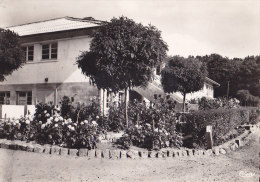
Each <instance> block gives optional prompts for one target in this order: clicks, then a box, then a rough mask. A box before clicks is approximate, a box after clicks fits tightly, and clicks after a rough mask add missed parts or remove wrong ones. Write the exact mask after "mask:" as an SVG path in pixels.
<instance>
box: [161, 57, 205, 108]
mask: <svg viewBox="0 0 260 182" xmlns="http://www.w3.org/2000/svg"><path fill="white" fill-rule="evenodd" d="M161 75H162V77H161V83H162V86H163V90H164V92H166V93H172V92H181V93H182V95H183V109H184V110H185V97H186V94H187V93H191V92H196V91H199V90H200V89H201V88H202V87H203V85H204V81H205V78H206V76H207V67H206V65H205V64H204V63H202V62H201V61H199V60H197V59H195V58H192V57H189V58H184V57H180V56H174V57H171V58H169V60H168V62H167V64H166V66H165V67H164V69H163V70H162V74H161Z"/></svg>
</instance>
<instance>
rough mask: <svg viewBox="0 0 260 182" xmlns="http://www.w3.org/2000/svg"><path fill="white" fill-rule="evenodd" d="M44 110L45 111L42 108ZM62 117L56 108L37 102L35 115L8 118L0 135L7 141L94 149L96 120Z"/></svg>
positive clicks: (97, 129) (96, 132)
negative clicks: (33, 141)
mask: <svg viewBox="0 0 260 182" xmlns="http://www.w3.org/2000/svg"><path fill="white" fill-rule="evenodd" d="M43 109H46V110H43ZM89 118H90V119H89V120H79V121H78V122H77V121H75V120H72V119H71V118H67V119H64V118H63V117H62V116H60V114H59V109H57V108H54V107H53V106H50V105H47V104H38V105H37V112H36V114H35V116H34V117H33V116H26V117H22V118H20V119H17V120H14V119H8V120H5V121H4V122H3V123H1V125H0V137H1V138H7V139H11V140H26V141H31V140H35V141H37V142H38V143H40V144H52V145H54V144H55V145H60V146H63V147H68V148H88V149H91V148H95V147H96V143H97V142H98V136H99V134H101V133H102V132H103V130H102V128H101V129H100V128H99V126H98V124H97V121H96V120H95V119H92V118H91V117H89ZM97 119H98V117H97Z"/></svg>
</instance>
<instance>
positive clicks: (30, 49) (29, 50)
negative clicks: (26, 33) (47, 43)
mask: <svg viewBox="0 0 260 182" xmlns="http://www.w3.org/2000/svg"><path fill="white" fill-rule="evenodd" d="M23 50H24V55H25V60H26V61H27V62H32V61H33V53H34V46H33V45H31V46H26V47H23Z"/></svg>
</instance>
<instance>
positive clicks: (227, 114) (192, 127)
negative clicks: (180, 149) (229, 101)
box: [182, 108, 256, 148]
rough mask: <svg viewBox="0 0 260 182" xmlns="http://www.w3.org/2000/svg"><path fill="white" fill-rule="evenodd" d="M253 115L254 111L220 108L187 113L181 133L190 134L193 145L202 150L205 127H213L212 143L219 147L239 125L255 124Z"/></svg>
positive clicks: (204, 141)
mask: <svg viewBox="0 0 260 182" xmlns="http://www.w3.org/2000/svg"><path fill="white" fill-rule="evenodd" d="M255 113H256V111H254V110H250V109H247V108H246V109H244V108H239V109H225V108H221V109H211V110H206V111H197V112H195V113H188V114H185V115H183V118H182V119H183V121H185V123H184V124H183V126H182V132H184V133H185V135H189V134H192V136H193V143H194V145H195V146H199V147H203V148H204V147H205V144H206V138H205V132H206V126H207V125H211V126H212V127H213V143H214V145H220V144H222V143H224V142H225V141H226V140H227V139H229V138H226V136H227V134H229V133H230V132H232V131H233V130H234V129H235V128H236V127H238V126H239V125H241V124H245V123H252V124H255V122H256V117H255ZM250 119H251V120H250ZM195 146H193V147H195Z"/></svg>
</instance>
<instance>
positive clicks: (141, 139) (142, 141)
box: [122, 98, 182, 149]
mask: <svg viewBox="0 0 260 182" xmlns="http://www.w3.org/2000/svg"><path fill="white" fill-rule="evenodd" d="M172 104H173V103H172V102H171V101H170V102H168V100H166V99H162V98H161V99H157V100H155V104H154V106H153V107H149V108H147V107H146V105H145V104H144V103H133V104H132V105H131V106H130V107H129V108H131V110H132V112H129V113H130V114H129V118H132V122H131V126H130V127H129V128H128V129H126V131H125V135H124V137H123V139H122V142H123V145H124V146H125V147H129V146H130V145H134V146H138V147H143V148H148V149H159V148H164V147H180V146H181V145H182V135H181V133H179V132H178V131H177V130H176V115H175V113H174V112H173V108H174V107H173V106H172ZM130 116H131V117H130Z"/></svg>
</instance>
